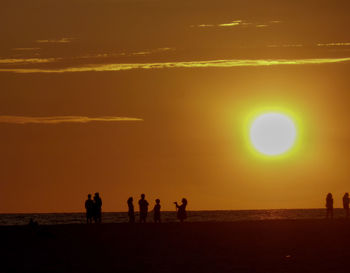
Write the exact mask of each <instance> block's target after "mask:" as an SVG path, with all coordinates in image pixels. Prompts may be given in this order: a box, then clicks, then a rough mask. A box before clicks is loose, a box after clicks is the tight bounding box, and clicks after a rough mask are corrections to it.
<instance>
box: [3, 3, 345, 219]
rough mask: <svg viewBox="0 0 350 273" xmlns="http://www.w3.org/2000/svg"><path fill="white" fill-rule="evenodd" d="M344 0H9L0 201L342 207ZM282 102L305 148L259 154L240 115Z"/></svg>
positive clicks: (21, 208) (10, 207)
mask: <svg viewBox="0 0 350 273" xmlns="http://www.w3.org/2000/svg"><path fill="white" fill-rule="evenodd" d="M349 8H350V4H349V3H348V1H339V0H335V1H320V0H318V1H313V0H310V1H307V3H305V1H277V0H274V1H260V0H253V1H247V0H244V1H243V0H241V1H236V0H235V1H232V0H227V1H208V0H204V1H197V0H196V1H191V0H190V1H188V0H186V1H183V0H181V1H179V0H174V1H169V0H162V1H160V0H159V1H158V0H151V1H148V0H147V1H146V0H69V1H68V0H54V1H46V0H33V1H25V0H21V1H19V0H5V1H2V2H1V8H0V25H1V26H5V27H1V28H0V35H1V41H2V42H1V43H0V83H1V88H0V153H1V156H0V200H1V202H0V212H2V213H8V212H70V211H82V210H83V202H84V200H85V197H86V195H87V194H88V193H94V192H96V191H99V192H100V194H101V196H102V198H103V201H104V206H103V209H104V210H105V211H125V210H126V200H127V198H128V197H129V196H134V198H135V199H138V197H139V195H140V194H141V193H145V194H146V198H147V199H148V200H149V201H151V204H152V203H153V202H154V201H153V200H154V199H155V198H160V199H161V203H162V208H163V209H164V210H172V209H173V201H179V200H180V199H181V198H182V197H186V198H187V199H188V200H189V209H190V210H202V209H203V210H205V209H264V208H310V207H323V206H324V199H325V195H326V194H327V193H328V192H332V193H333V194H334V197H335V206H338V207H340V206H341V197H342V195H343V193H344V192H346V191H350V186H349V185H350V184H349V181H350V168H349V163H350V162H349V161H350V160H349V157H350V144H349V138H350V128H349V124H350V109H349V101H350V94H349V85H350V78H349V72H350V37H349V35H348V29H349V27H350V17H349V16H348V10H349ZM270 106H272V107H283V108H286V109H288V110H290V111H293V112H294V113H295V114H296V115H297V116H298V117H299V118H300V119H301V120H302V123H303V136H302V139H301V149H300V151H298V152H297V153H295V154H293V155H292V156H290V157H288V158H285V159H280V160H264V159H262V158H259V157H256V156H254V155H253V154H252V153H250V151H249V149H248V148H247V144H246V143H245V141H244V134H245V132H244V130H243V129H242V128H243V124H244V120H245V119H246V118H247V116H248V115H249V114H250V113H251V112H254V111H255V110H256V109H258V108H261V107H270Z"/></svg>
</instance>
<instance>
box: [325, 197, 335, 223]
mask: <svg viewBox="0 0 350 273" xmlns="http://www.w3.org/2000/svg"><path fill="white" fill-rule="evenodd" d="M326 208H327V218H329V217H331V219H333V196H332V194H331V193H328V194H327V198H326Z"/></svg>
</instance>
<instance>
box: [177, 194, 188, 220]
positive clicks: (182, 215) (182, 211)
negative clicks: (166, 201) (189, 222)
mask: <svg viewBox="0 0 350 273" xmlns="http://www.w3.org/2000/svg"><path fill="white" fill-rule="evenodd" d="M181 202H182V204H181V205H180V206H179V205H178V204H177V202H174V204H175V206H176V209H177V219H179V220H180V222H181V223H182V222H183V221H184V220H185V219H186V218H187V213H186V206H187V199H186V198H182V200H181Z"/></svg>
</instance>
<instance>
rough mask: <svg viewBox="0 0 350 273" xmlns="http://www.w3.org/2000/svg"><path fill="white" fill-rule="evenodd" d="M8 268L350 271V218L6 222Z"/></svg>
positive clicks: (2, 230) (1, 256) (2, 257)
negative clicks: (38, 225) (31, 225)
mask: <svg viewBox="0 0 350 273" xmlns="http://www.w3.org/2000/svg"><path fill="white" fill-rule="evenodd" d="M0 244H1V247H0V249H1V253H0V261H1V265H0V267H1V268H0V272H21V273H26V272H36V273H40V272H50V273H54V272H62V273H63V272H96V273H98V272H162V273H166V272H192V273H195V272H212V273H221V272H269V273H271V272H279V273H283V272H332V273H337V272H349V271H350V221H345V220H335V221H326V220H295V221H293V220H277V221H275V220H273V221H251V222H236V223H185V224H182V225H181V224H177V223H169V224H161V225H155V224H146V225H140V224H135V225H128V224H102V225H89V226H87V225H60V226H45V227H41V228H40V230H38V231H37V232H32V231H30V230H29V229H28V228H27V227H20V226H17V227H0Z"/></svg>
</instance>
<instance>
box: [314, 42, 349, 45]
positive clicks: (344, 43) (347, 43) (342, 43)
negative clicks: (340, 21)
mask: <svg viewBox="0 0 350 273" xmlns="http://www.w3.org/2000/svg"><path fill="white" fill-rule="evenodd" d="M317 46H350V43H349V42H338V43H326V44H317Z"/></svg>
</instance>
